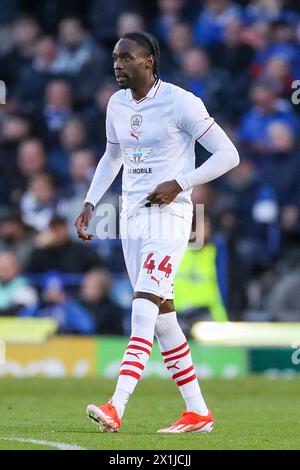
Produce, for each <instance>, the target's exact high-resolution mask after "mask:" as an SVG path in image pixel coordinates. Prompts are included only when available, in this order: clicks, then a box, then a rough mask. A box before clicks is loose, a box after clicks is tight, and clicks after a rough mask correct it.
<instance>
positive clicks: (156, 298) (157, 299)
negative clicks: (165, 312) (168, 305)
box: [133, 292, 163, 307]
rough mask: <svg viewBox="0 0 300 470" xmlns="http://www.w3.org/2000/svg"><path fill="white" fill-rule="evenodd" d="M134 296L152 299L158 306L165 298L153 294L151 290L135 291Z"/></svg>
mask: <svg viewBox="0 0 300 470" xmlns="http://www.w3.org/2000/svg"><path fill="white" fill-rule="evenodd" d="M133 298H134V299H147V300H150V302H153V303H155V305H157V306H158V307H160V305H161V303H162V300H163V299H162V298H161V297H159V296H158V295H155V294H151V293H150V292H134V294H133Z"/></svg>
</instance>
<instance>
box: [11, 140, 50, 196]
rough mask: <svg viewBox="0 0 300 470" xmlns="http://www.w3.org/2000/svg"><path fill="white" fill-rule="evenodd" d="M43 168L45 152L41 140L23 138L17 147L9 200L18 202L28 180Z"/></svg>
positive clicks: (44, 168)
mask: <svg viewBox="0 0 300 470" xmlns="http://www.w3.org/2000/svg"><path fill="white" fill-rule="evenodd" d="M45 170H46V154H45V148H44V145H43V143H42V142H41V140H39V139H36V138H30V139H26V140H24V141H23V142H22V143H21V144H20V145H19V147H18V167H17V174H16V175H15V178H14V179H13V180H12V193H11V201H14V202H18V201H19V199H20V197H21V195H22V194H23V192H24V191H25V190H26V188H27V187H28V184H29V182H30V180H32V178H34V177H35V176H36V175H38V174H39V173H41V172H43V171H45Z"/></svg>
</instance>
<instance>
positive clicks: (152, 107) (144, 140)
mask: <svg viewBox="0 0 300 470" xmlns="http://www.w3.org/2000/svg"><path fill="white" fill-rule="evenodd" d="M213 123H214V120H213V119H212V118H211V117H210V116H209V114H208V112H207V110H206V108H205V106H204V104H203V102H202V100H201V99H200V98H197V97H196V96H195V95H193V94H192V93H190V92H188V91H186V90H184V89H182V88H180V87H178V86H175V85H172V84H171V83H166V82H163V81H162V80H159V81H158V82H157V83H156V84H155V85H153V87H152V88H151V89H150V90H149V92H148V93H147V95H146V96H145V97H144V98H142V99H141V100H139V101H136V100H134V99H133V97H132V93H131V90H130V89H126V90H119V91H118V92H116V93H115V94H114V95H113V96H112V97H111V99H110V101H109V104H108V107H107V119H106V133H107V140H108V141H109V142H110V143H113V144H119V145H120V148H121V152H122V160H123V166H124V168H123V188H122V191H123V205H124V203H125V206H127V207H128V208H130V207H132V206H142V205H144V204H146V203H147V195H148V194H149V193H151V192H152V191H153V190H154V189H155V187H156V186H157V185H158V184H159V183H162V182H164V181H169V180H173V179H176V178H177V177H179V176H180V175H183V174H186V173H188V172H189V171H191V170H193V169H194V168H195V152H194V147H195V140H198V139H201V137H202V136H203V135H204V134H205V133H206V132H207V131H208V129H209V128H210V127H211V126H212V125H213ZM173 202H174V203H175V204H176V203H179V204H180V205H184V206H186V205H188V206H191V190H190V191H182V192H181V193H179V194H178V196H177V197H176V199H175V200H174V201H173ZM176 206H177V204H176ZM177 207H178V206H177Z"/></svg>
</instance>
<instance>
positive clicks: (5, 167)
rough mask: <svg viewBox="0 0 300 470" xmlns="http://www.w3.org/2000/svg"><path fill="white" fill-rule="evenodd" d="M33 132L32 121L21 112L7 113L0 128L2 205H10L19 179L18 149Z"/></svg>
mask: <svg viewBox="0 0 300 470" xmlns="http://www.w3.org/2000/svg"><path fill="white" fill-rule="evenodd" d="M30 132H31V122H30V120H29V119H28V118H27V116H26V115H23V114H21V113H7V114H4V116H3V119H2V126H1V130H0V155H1V158H0V205H8V204H9V203H10V202H12V201H11V200H10V194H11V192H12V190H13V189H14V185H15V183H16V180H17V179H18V173H19V171H18V168H17V149H18V146H19V144H20V142H22V141H23V140H25V139H27V138H28V137H29V135H30Z"/></svg>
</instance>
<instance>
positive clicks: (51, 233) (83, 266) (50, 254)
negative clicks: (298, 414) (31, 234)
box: [27, 216, 102, 274]
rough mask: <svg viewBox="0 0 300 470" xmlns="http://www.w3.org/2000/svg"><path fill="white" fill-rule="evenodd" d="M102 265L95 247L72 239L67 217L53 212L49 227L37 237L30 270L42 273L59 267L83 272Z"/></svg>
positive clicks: (66, 270)
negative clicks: (54, 214) (55, 214)
mask: <svg viewBox="0 0 300 470" xmlns="http://www.w3.org/2000/svg"><path fill="white" fill-rule="evenodd" d="M101 265H102V260H101V259H100V257H99V256H98V255H97V253H96V252H95V251H94V250H93V248H92V247H90V246H85V245H84V244H83V243H81V242H75V241H73V240H72V239H71V237H70V232H69V228H68V224H67V221H66V219H64V218H63V217H60V216H54V217H53V218H52V219H51V221H50V223H49V228H48V229H46V230H44V231H43V232H42V233H41V234H40V235H38V237H37V238H36V241H35V249H34V251H33V253H32V255H31V257H30V259H29V262H28V265H27V272H29V273H37V274H40V273H45V272H47V271H60V272H62V273H79V274H81V273H86V272H87V271H89V270H90V269H93V268H95V267H99V266H101Z"/></svg>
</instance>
